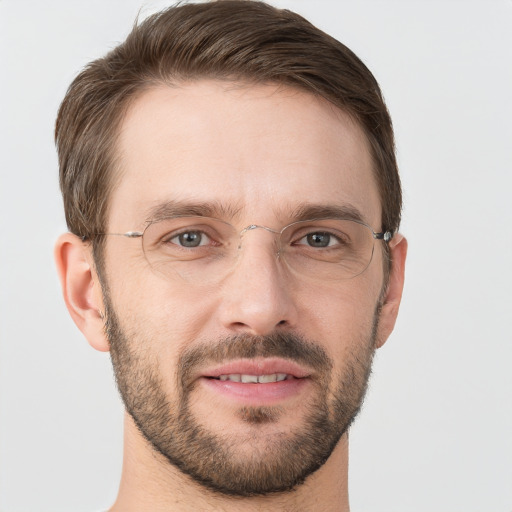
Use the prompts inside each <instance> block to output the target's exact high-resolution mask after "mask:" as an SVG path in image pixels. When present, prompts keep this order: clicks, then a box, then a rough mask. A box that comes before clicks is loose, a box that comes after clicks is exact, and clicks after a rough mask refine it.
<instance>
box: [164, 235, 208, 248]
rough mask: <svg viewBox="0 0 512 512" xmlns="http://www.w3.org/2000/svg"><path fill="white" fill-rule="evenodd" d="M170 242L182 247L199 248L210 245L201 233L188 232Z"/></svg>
mask: <svg viewBox="0 0 512 512" xmlns="http://www.w3.org/2000/svg"><path fill="white" fill-rule="evenodd" d="M170 242H172V243H173V244H176V245H180V246H182V247H189V248H193V247H199V246H201V245H206V244H207V243H208V237H207V236H206V235H205V234H204V233H203V232H201V231H186V232H185V233H180V234H179V235H176V236H174V237H173V238H171V240H170Z"/></svg>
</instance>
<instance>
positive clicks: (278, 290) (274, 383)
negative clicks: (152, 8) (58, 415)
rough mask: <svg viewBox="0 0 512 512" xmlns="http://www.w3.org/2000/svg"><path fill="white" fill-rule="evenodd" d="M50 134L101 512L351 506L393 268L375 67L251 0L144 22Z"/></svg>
mask: <svg viewBox="0 0 512 512" xmlns="http://www.w3.org/2000/svg"><path fill="white" fill-rule="evenodd" d="M56 142H57V147H58V152H59V164H60V180H61V188H62V192H63V197H64V205H65V210H66V218H67V222H68V226H69V229H70V233H67V234H65V235H63V236H62V237H61V238H60V239H59V241H58V243H57V246H56V260H57V266H58V269H59V274H60V279H61V283H62V287H63V293H64V298H65V301H66V304H67V306H68V309H69V312H70V314H71V316H72V317H73V319H74V321H75V322H76V324H77V326H78V327H79V328H80V329H81V331H82V332H83V333H84V335H85V336H86V338H87V339H88V341H89V343H90V344H91V345H92V346H93V347H94V348H96V349H97V350H102V351H107V350H110V353H111V356H112V363H113V367H114V372H115V375H116V380H117V384H118V387H119V390H120V393H121V396H122V398H123V401H124V404H125V408H126V415H125V453H124V464H123V474H122V479H121V484H120V490H119V494H118V498H117V501H116V503H115V504H114V506H113V507H112V510H114V511H116V510H122V511H131V510H151V511H159V510H173V511H178V510H179V511H182V510H183V511H188V510H294V511H297V510H308V511H309V510H322V511H325V510H329V511H330V510H332V511H346V510H348V507H349V505H348V493H347V466H348V433H347V432H348V428H349V426H350V424H351V422H352V420H353V419H354V417H355V416H356V415H357V412H358V411H359V408H360V406H361V403H362V400H363V397H364V393H365V389H366V384H367V380H368V376H369V374H370V369H371V362H372V358H373V354H374V351H375V349H376V348H378V347H380V346H381V345H382V344H383V343H384V342H385V341H386V339H387V338H388V336H389V334H390V333H391V331H392V329H393V326H394V322H395V319H396V316H397V313H398V307H399V304H400V298H401V293H402V287H403V279H404V262H405V256H406V241H405V239H404V238H403V237H402V236H401V235H399V234H398V233H397V229H398V226H399V221H400V211H401V191H400V182H399V178H398V172H397V168H396V160H395V155H394V143H393V132H392V127H391V120H390V118H389V115H388V112H387V110H386V107H385V105H384V102H383V100H382V96H381V93H380V90H379V87H378V84H377V82H376V81H375V79H374V77H373V76H372V75H371V73H370V72H369V71H368V69H367V68H366V67H365V66H364V64H363V63H362V62H361V61H360V60H359V59H358V58H357V57H356V56H355V55H354V54H353V53H352V52H351V51H350V50H349V49H347V48H346V47H345V46H343V45H342V44H341V43H339V42H337V41H335V40H334V39H332V38H330V37H329V36H327V35H326V34H324V33H322V32H321V31H319V30H318V29H316V28H315V27H313V26H312V25H311V24H309V23H308V22H307V21H305V20H304V19H303V18H301V17H300V16H298V15H296V14H294V13H291V12H289V11H280V10H277V9H275V8H273V7H270V6H268V5H266V4H263V3H257V2H248V1H238V0H234V1H231V0H228V1H220V2H215V3H207V4H188V5H180V6H178V7H173V8H170V9H168V10H166V11H163V12H162V13H159V14H156V15H154V16H151V17H150V18H148V19H147V20H145V21H144V22H142V23H141V24H140V25H138V26H136V27H135V28H134V29H133V31H132V33H131V34H130V35H129V36H128V38H127V40H126V41H125V42H124V43H123V44H121V45H119V46H118V47H117V48H115V49H114V50H113V51H112V52H111V53H109V54H108V55H107V56H106V57H104V58H102V59H99V60H97V61H94V62H92V63H91V64H89V66H88V67H87V68H86V69H85V70H84V71H83V72H82V73H81V74H80V75H79V76H78V77H77V78H76V79H75V81H74V82H73V84H72V85H71V87H70V89H69V90H68V93H67V95H66V97H65V99H64V101H63V103H62V105H61V108H60V111H59V115H58V119H57V125H56Z"/></svg>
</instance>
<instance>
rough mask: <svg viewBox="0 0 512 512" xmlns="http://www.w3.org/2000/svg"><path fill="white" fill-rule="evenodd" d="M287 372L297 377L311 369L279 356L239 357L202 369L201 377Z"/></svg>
mask: <svg viewBox="0 0 512 512" xmlns="http://www.w3.org/2000/svg"><path fill="white" fill-rule="evenodd" d="M274 373H286V374H287V375H291V376H292V377H295V378H297V379H302V378H304V377H309V376H310V375H311V371H309V370H308V369H307V368H304V367H303V366H301V365H299V364H298V363H295V362H294V361H291V360H288V359H282V358H278V357H273V358H255V359H237V360H235V361H229V362H226V363H222V364H220V365H217V366H212V367H209V368H206V369H204V370H203V371H201V375H200V376H201V377H214V378H215V377H220V376H221V375H232V374H241V375H272V374H274Z"/></svg>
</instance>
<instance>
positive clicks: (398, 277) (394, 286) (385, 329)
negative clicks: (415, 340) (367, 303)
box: [376, 233, 407, 348]
mask: <svg viewBox="0 0 512 512" xmlns="http://www.w3.org/2000/svg"><path fill="white" fill-rule="evenodd" d="M389 249H390V257H391V270H390V275H389V282H388V287H387V289H386V293H385V296H384V298H383V301H382V309H381V313H380V318H379V325H378V328H377V340H376V346H377V348H380V347H382V345H384V343H385V342H386V340H387V339H388V337H389V335H390V334H391V332H392V331H393V328H394V327H395V322H396V317H397V316H398V310H399V308H400V301H401V300H402V291H403V289H404V278H405V258H406V256H407V240H406V239H405V237H403V236H402V235H401V234H400V233H397V234H396V235H395V236H394V237H393V239H392V240H391V241H390V243H389Z"/></svg>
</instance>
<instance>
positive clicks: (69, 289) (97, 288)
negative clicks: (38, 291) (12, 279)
mask: <svg viewBox="0 0 512 512" xmlns="http://www.w3.org/2000/svg"><path fill="white" fill-rule="evenodd" d="M55 263H56V265H57V272H58V274H59V279H60V284H61V286H62V293H63V295H64V301H65V303H66V306H67V308H68V311H69V313H70V315H71V318H72V319H73V320H74V322H75V324H76V325H77V327H78V328H79V329H80V330H81V331H82V333H83V334H84V336H85V337H86V338H87V341H88V342H89V343H90V345H91V346H92V347H94V348H95V349H96V350H100V351H102V352H107V351H108V350H109V343H108V340H107V337H106V335H105V332H104V321H103V316H104V315H103V313H102V312H103V311H104V309H103V299H102V293H101V285H100V282H99V279H98V276H97V274H96V271H95V270H94V265H93V259H92V254H91V250H90V248H89V247H88V246H87V245H86V244H84V242H83V241H82V240H81V239H80V238H79V237H77V236H76V235H73V234H72V233H65V234H64V235H61V236H60V237H59V239H58V240H57V243H56V244H55Z"/></svg>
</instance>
